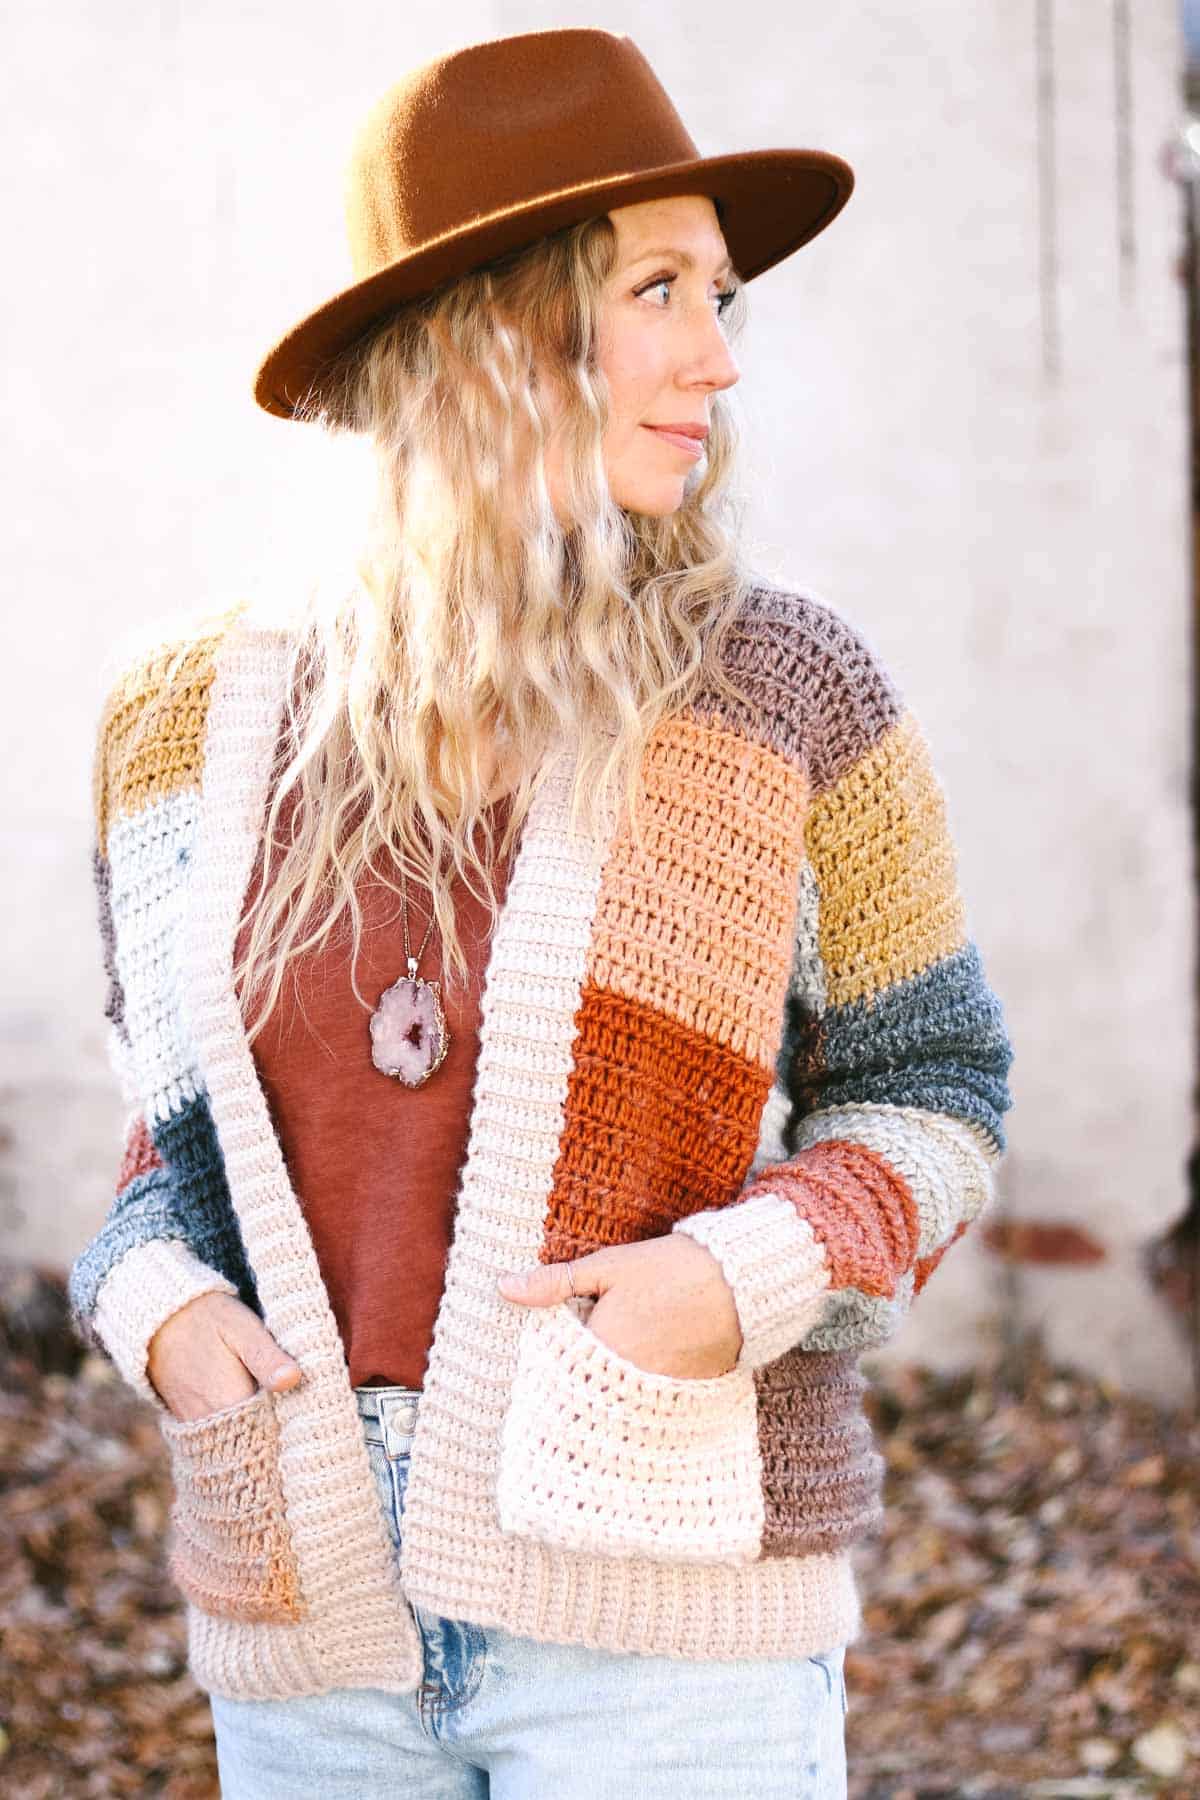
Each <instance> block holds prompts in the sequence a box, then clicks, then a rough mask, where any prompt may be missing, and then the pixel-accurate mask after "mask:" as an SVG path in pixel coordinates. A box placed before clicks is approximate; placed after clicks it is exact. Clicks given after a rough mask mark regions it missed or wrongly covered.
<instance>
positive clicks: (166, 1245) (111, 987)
mask: <svg viewBox="0 0 1200 1800" xmlns="http://www.w3.org/2000/svg"><path fill="white" fill-rule="evenodd" d="M205 651H206V646H204V645H203V644H201V645H193V646H191V647H190V648H189V649H187V650H185V651H183V652H182V653H181V654H177V655H159V656H157V657H156V658H155V659H152V660H143V661H142V662H141V663H139V664H138V665H137V666H136V667H134V668H131V669H130V670H128V671H126V672H125V673H124V674H123V675H122V677H121V678H120V680H119V681H118V682H117V683H116V684H115V686H114V687H113V688H112V690H111V691H110V693H109V695H108V697H107V699H106V701H105V704H104V708H103V711H102V714H101V719H100V725H99V730H98V734H97V740H96V752H95V761H94V766H93V799H94V809H95V837H94V848H93V859H92V866H93V875H94V881H95V891H96V903H97V911H98V915H99V935H100V948H101V954H102V957H103V962H104V968H105V974H106V976H107V1001H106V1005H105V1016H106V1018H107V1034H106V1048H107V1053H108V1059H109V1063H110V1065H111V1067H112V1069H113V1072H114V1074H115V1075H116V1077H117V1082H118V1084H119V1087H120V1089H121V1093H122V1095H123V1098H124V1103H125V1107H126V1115H127V1116H126V1123H125V1132H124V1152H123V1154H122V1155H121V1156H120V1159H119V1167H118V1169H117V1175H116V1181H115V1184H114V1197H113V1200H112V1202H111V1205H110V1207H109V1211H108V1214H107V1216H106V1218H105V1219H104V1221H103V1223H102V1224H101V1226H100V1228H99V1230H98V1231H97V1233H96V1234H95V1236H94V1237H93V1238H92V1239H91V1240H90V1241H89V1242H88V1243H87V1244H85V1245H84V1247H83V1249H82V1250H81V1251H80V1252H79V1255H78V1256H77V1257H76V1259H75V1261H74V1263H73V1264H72V1266H71V1269H70V1272H69V1275H68V1298H69V1304H70V1309H71V1318H72V1323H73V1325H74V1328H75V1330H76V1332H77V1333H78V1335H79V1337H80V1338H81V1340H82V1341H83V1342H84V1343H85V1344H86V1345H87V1346H88V1347H89V1348H91V1349H93V1350H95V1351H97V1352H99V1353H101V1354H103V1355H105V1356H107V1357H108V1358H109V1360H110V1361H111V1362H112V1363H113V1364H114V1365H115V1367H116V1368H117V1369H118V1370H119V1372H120V1374H121V1375H122V1376H123V1377H124V1379H125V1380H126V1381H127V1382H128V1383H129V1384H130V1385H131V1386H132V1387H133V1388H134V1389H135V1391H136V1392H137V1393H139V1394H140V1395H141V1397H142V1398H143V1399H145V1400H148V1401H149V1402H151V1404H153V1405H154V1406H156V1407H157V1408H158V1409H159V1410H160V1411H165V1410H166V1408H165V1407H164V1405H163V1402H162V1400H161V1398H160V1397H159V1395H158V1393H157V1391H156V1389H155V1388H154V1386H153V1384H152V1383H151V1382H150V1380H149V1377H148V1375H147V1372H146V1363H147V1355H148V1350H149V1345H150V1341H151V1339H152V1338H153V1336H154V1334H155V1332H156V1331H157V1330H158V1328H159V1326H160V1325H162V1324H163V1323H164V1321H165V1320H166V1319H168V1318H170V1317H171V1315H172V1314H173V1313H175V1312H177V1311H178V1310H179V1308H180V1307H182V1306H185V1305H186V1304H187V1302H188V1301H189V1300H192V1299H195V1298H196V1297H197V1296H198V1295H200V1294H205V1293H214V1292H218V1293H230V1294H238V1295H240V1296H241V1297H242V1298H243V1299H245V1300H246V1301H248V1302H249V1303H250V1304H255V1299H256V1297H255V1295H254V1289H253V1283H252V1280H251V1277H250V1272H249V1269H248V1266H247V1264H246V1260H245V1255H244V1250H243V1247H242V1243H241V1237H240V1233H239V1232H238V1230H237V1226H236V1221H235V1219H234V1215H233V1210H232V1207H231V1206H230V1205H229V1204H228V1192H227V1189H226V1187H225V1180H224V1169H223V1164H222V1160H221V1155H220V1148H219V1145H218V1144H217V1141H216V1134H215V1132H214V1130H213V1127H212V1123H211V1118H210V1116H209V1112H208V1106H207V1100H206V1097H205V1095H204V1093H203V1089H202V1084H201V1082H200V1078H199V1074H198V1071H197V1070H196V1068H195V1061H194V1056H192V1055H191V1054H190V1053H189V1046H188V1044H187V1041H186V1034H185V1033H182V1032H181V1029H180V1028H179V1026H178V1025H177V1024H176V1023H175V1022H174V1021H175V1018H176V1015H177V1013H178V1008H177V1007H176V1006H174V1004H173V1000H174V994H175V988H176V979H177V976H176V967H175V960H174V959H175V957H176V955H177V942H176V939H177V931H176V929H175V927H176V926H177V924H178V921H179V918H180V916H181V913H182V908H183V904H184V889H185V885H186V877H187V864H188V860H189V856H190V838H191V833H192V831H193V830H194V825H195V820H196V817H197V813H198V799H199V787H198V781H199V767H200V764H199V757H198V751H197V744H198V742H199V740H200V739H201V737H202V723H203V714H204V707H205V704H206V700H207V685H206V684H207V679H208V678H207V677H206V656H205Z"/></svg>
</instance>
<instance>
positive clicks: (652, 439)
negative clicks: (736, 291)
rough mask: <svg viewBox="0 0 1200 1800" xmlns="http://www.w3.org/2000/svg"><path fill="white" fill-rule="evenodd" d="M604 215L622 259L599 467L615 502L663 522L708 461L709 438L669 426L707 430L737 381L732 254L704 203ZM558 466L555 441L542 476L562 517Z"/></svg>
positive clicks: (604, 364) (600, 344)
mask: <svg viewBox="0 0 1200 1800" xmlns="http://www.w3.org/2000/svg"><path fill="white" fill-rule="evenodd" d="M609 217H610V218H611V219H612V222H613V226H614V228H615V230H616V234H617V241H616V260H615V263H614V266H613V270H612V273H611V275H610V276H609V278H608V281H607V283H606V285H605V291H604V294H603V297H602V301H601V310H600V321H599V336H598V341H597V360H598V362H599V366H600V370H601V373H602V374H603V375H604V377H605V379H606V381H607V383H608V391H609V421H608V425H607V427H606V429H605V432H604V438H603V444H602V450H603V456H604V467H605V471H606V473H607V476H608V483H609V490H610V492H611V494H612V497H613V499H614V500H615V501H616V503H617V505H618V506H622V507H624V508H625V509H626V511H628V512H640V513H648V514H651V515H653V516H655V517H658V518H663V517H665V516H666V515H668V514H669V513H672V512H674V511H675V510H676V509H677V508H678V506H679V505H680V503H681V502H682V500H683V495H684V488H685V485H686V483H687V480H688V477H689V475H691V473H692V471H693V470H694V469H695V468H696V466H697V463H698V462H699V461H700V458H701V456H702V455H703V453H704V440H703V438H702V437H699V438H697V437H694V436H687V435H685V436H683V437H680V436H679V435H674V436H673V435H672V434H671V432H670V430H669V429H668V428H670V427H672V426H674V427H679V426H687V427H690V428H691V430H692V431H693V432H694V431H696V430H697V429H698V428H701V427H704V426H706V425H707V424H708V422H709V414H710V409H711V401H712V396H713V395H714V394H716V393H719V392H720V391H721V390H722V389H723V388H728V387H732V386H733V384H734V382H735V381H737V379H738V376H739V370H738V366H737V364H736V363H735V361H734V359H733V356H732V354H731V352H730V349H729V346H728V344H727V343H726V341H725V330H724V327H723V326H722V324H721V322H720V315H721V313H722V312H723V311H724V309H725V306H726V304H727V301H724V300H722V299H721V295H722V294H723V293H725V292H727V290H728V287H729V268H728V262H729V253H728V250H727V249H726V246H725V239H724V237H723V236H722V235H721V228H720V225H719V224H718V222H717V212H716V208H715V207H714V205H713V203H712V201H711V200H709V199H708V198H707V197H706V196H704V195H699V194H681V195H678V196H675V197H673V198H671V199H667V200H647V201H643V202H640V203H639V204H637V205H635V206H621V207H617V208H615V209H614V211H613V212H612V213H610V215H609ZM559 468H560V456H559V452H558V445H557V442H556V440H555V439H553V438H552V439H551V442H550V445H549V447H548V451H547V476H548V479H549V484H550V495H551V499H552V500H553V501H554V505H555V510H556V511H558V510H559V491H560V490H559V485H558V483H559ZM560 516H561V513H560Z"/></svg>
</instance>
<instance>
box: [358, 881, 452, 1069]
mask: <svg viewBox="0 0 1200 1800" xmlns="http://www.w3.org/2000/svg"><path fill="white" fill-rule="evenodd" d="M400 907H401V917H402V918H403V921H404V957H405V961H406V962H407V964H408V974H407V975H402V976H401V977H400V979H399V980H398V981H394V982H393V983H392V985H391V987H389V988H385V989H384V991H383V993H382V994H381V995H380V996H379V1005H378V1006H377V1007H376V1008H375V1011H374V1012H373V1013H372V1014H371V1061H372V1062H373V1063H374V1064H375V1067H376V1068H377V1069H378V1070H379V1071H380V1073H381V1074H383V1075H392V1076H395V1078H396V1080H397V1081H402V1082H403V1083H404V1085H405V1087H413V1088H415V1087H420V1085H421V1083H422V1082H423V1081H428V1080H429V1077H430V1076H431V1075H432V1074H433V1072H434V1070H435V1069H438V1068H440V1067H441V1065H442V1063H443V1062H444V1061H445V1060H446V1052H447V1050H449V1048H450V1035H449V1033H448V1032H447V1030H446V1016H445V1014H444V1013H443V1011H442V998H441V994H440V993H439V991H438V983H437V982H436V981H422V980H421V978H420V977H419V976H418V974H417V966H418V964H419V963H420V961H421V958H422V957H423V956H424V954H425V945H426V944H427V943H428V942H429V933H430V932H431V931H432V930H433V917H434V914H433V907H432V905H431V906H430V909H429V925H428V927H427V928H426V932H425V937H424V940H423V942H422V944H421V948H420V949H419V950H418V951H417V954H416V955H415V956H414V955H413V954H412V949H411V947H410V945H409V941H408V888H407V885H406V883H405V880H404V868H403V865H401V869H400Z"/></svg>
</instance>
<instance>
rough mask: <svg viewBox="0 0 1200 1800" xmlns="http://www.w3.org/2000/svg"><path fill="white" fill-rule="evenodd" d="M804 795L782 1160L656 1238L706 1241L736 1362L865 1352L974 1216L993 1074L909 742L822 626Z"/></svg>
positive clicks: (854, 656) (983, 1182) (965, 947)
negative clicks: (737, 1344)
mask: <svg viewBox="0 0 1200 1800" xmlns="http://www.w3.org/2000/svg"><path fill="white" fill-rule="evenodd" d="M808 702H809V704H808V705H807V707H806V710H807V711H808V713H809V715H810V720H811V723H810V730H809V736H808V740H807V752H806V759H805V760H806V765H807V770H808V774H809V804H808V807H807V811H806V817H805V819H804V825H803V851H804V857H803V864H802V877H801V883H800V896H799V902H798V906H797V916H796V932H795V942H794V949H793V964H792V973H791V979H790V983H789V987H788V993H787V999H786V1005H785V1025H784V1035H783V1044H782V1049H781V1051H780V1055H779V1059H778V1063H777V1070H776V1075H777V1086H776V1090H775V1093H776V1095H777V1096H778V1104H779V1110H780V1112H781V1114H782V1119H783V1126H782V1137H781V1145H782V1147H783V1148H784V1149H785V1150H786V1151H789V1152H790V1154H789V1155H787V1156H786V1158H785V1159H784V1160H780V1161H776V1162H773V1163H768V1164H767V1165H766V1166H763V1167H757V1168H755V1169H754V1170H753V1171H752V1173H751V1175H750V1177H749V1179H748V1180H747V1182H746V1183H745V1185H744V1186H743V1188H742V1190H741V1193H740V1194H739V1196H738V1198H737V1199H736V1200H735V1201H734V1202H733V1203H732V1204H730V1205H728V1206H725V1207H723V1208H719V1209H711V1210H708V1211H705V1212H700V1213H696V1214H692V1215H691V1216H690V1217H688V1218H685V1219H681V1220H679V1221H678V1222H677V1223H676V1225H675V1227H674V1229H675V1230H676V1231H682V1232H686V1233H687V1234H688V1235H689V1236H691V1237H693V1238H695V1239H696V1240H697V1241H698V1242H700V1243H702V1244H704V1245H706V1247H707V1248H708V1249H709V1250H711V1252H712V1253H713V1255H714V1256H715V1257H716V1258H717V1260H718V1261H719V1262H720V1264H721V1266H722V1270H723V1272H724V1274H725V1277H726V1279H727V1281H728V1282H729V1285H730V1287H731V1288H732V1290H733V1293H734V1298H735V1301H736V1304H737V1309H738V1315H739V1319H740V1322H741V1326H742V1337H743V1342H742V1349H741V1352H740V1355H739V1359H738V1361H739V1364H740V1365H743V1366H750V1367H755V1366H758V1365H760V1364H762V1363H766V1362H769V1361H771V1360H773V1359H774V1358H775V1357H777V1356H780V1355H782V1354H783V1353H784V1351H786V1350H788V1349H790V1348H792V1347H794V1346H799V1347H801V1348H803V1349H810V1350H832V1349H851V1348H857V1349H863V1348H867V1347H869V1346H871V1345H872V1344H878V1343H880V1342H882V1341H884V1340H885V1339H886V1338H887V1337H889V1336H890V1335H892V1333H893V1332H894V1331H895V1330H896V1329H897V1327H898V1326H899V1324H900V1323H901V1322H902V1320H903V1318H904V1316H905V1314H906V1312H907V1310H908V1308H909V1307H910V1306H911V1304H912V1302H913V1299H914V1298H915V1296H916V1295H917V1294H918V1293H919V1292H920V1290H921V1288H922V1287H923V1286H924V1284H925V1282H926V1281H927V1280H928V1278H929V1276H930V1274H931V1273H932V1271H933V1269H934V1268H935V1267H936V1266H937V1263H938V1261H939V1260H940V1259H941V1257H942V1256H943V1255H944V1254H945V1252H946V1250H947V1249H948V1248H949V1247H950V1245H951V1244H953V1243H954V1242H955V1241H956V1239H958V1238H959V1237H960V1236H961V1235H962V1234H963V1232H964V1231H965V1230H966V1229H967V1227H968V1225H969V1224H970V1222H971V1221H972V1220H973V1219H975V1218H976V1217H977V1216H978V1214H979V1213H980V1212H981V1211H982V1210H983V1208H984V1207H985V1206H986V1205H987V1203H988V1201H989V1199H990V1198H991V1196H992V1193H993V1183H994V1176H995V1171H996V1168H997V1165H998V1163H999V1161H1000V1158H1001V1156H1002V1154H1003V1152H1004V1149H1005V1144H1006V1140H1005V1133H1004V1126H1003V1118H1004V1114H1005V1112H1006V1111H1007V1110H1008V1108H1009V1107H1010V1105H1011V1098H1010V1095H1009V1092H1008V1088H1007V1086H1006V1081H1005V1078H1006V1076H1007V1073H1008V1070H1009V1068H1010V1066H1011V1062H1012V1050H1011V1045H1010V1043H1009V1039H1008V1035H1007V1031H1006V1028H1005V1021H1004V1016H1003V1012H1002V1009H1001V1006H1000V1003H999V1001H998V1000H997V998H996V996H995V995H994V993H993V992H992V990H991V988H990V987H989V985H988V982H987V979H986V976H985V972H984V968H983V963H982V959H981V957H980V953H979V950H978V948H977V946H976V944H975V943H974V941H973V940H972V938H971V936H970V933H969V929H968V923H967V918H966V913H965V908H964V904H963V899H962V896H961V894H960V892H959V887H958V880H957V859H956V855H955V851H954V847H953V845H952V843H951V840H950V836H949V832H948V827H947V817H946V805H945V797H944V794H943V790H942V788H941V785H940V783H939V780H938V777H937V775H936V773H935V770H934V767H933V764H932V761H931V757H930V752H929V748H928V745H927V743H926V740H925V737H924V734H923V732H922V730H921V728H920V726H919V724H918V723H917V720H916V719H915V717H914V716H913V714H912V712H911V711H910V710H909V709H908V707H907V706H906V705H905V703H904V701H903V700H902V699H901V697H900V695H899V693H898V692H897V690H896V688H895V686H894V684H893V683H892V681H891V679H890V677H889V676H888V675H887V673H886V672H885V671H884V670H883V668H882V667H881V666H880V664H879V662H878V660H877V659H876V657H875V656H874V655H873V653H872V652H871V651H870V650H869V649H868V647H867V645H866V644H865V642H864V641H863V639H862V638H861V637H860V636H859V635H858V634H857V633H856V632H854V631H853V630H852V629H851V628H850V627H849V626H848V625H847V624H846V623H845V621H842V620H840V619H837V617H836V615H834V616H833V618H832V619H831V620H830V623H829V625H828V627H827V628H826V633H825V653H824V657H823V662H822V667H821V670H820V677H819V679H818V680H816V681H815V682H810V685H809V692H808Z"/></svg>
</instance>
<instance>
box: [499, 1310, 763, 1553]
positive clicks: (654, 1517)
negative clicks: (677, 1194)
mask: <svg viewBox="0 0 1200 1800" xmlns="http://www.w3.org/2000/svg"><path fill="white" fill-rule="evenodd" d="M496 1502H497V1511H498V1514H499V1520H500V1527H501V1529H502V1530H503V1531H507V1532H513V1533H516V1534H518V1535H521V1536H524V1537H530V1538H536V1539H537V1540H538V1541H539V1542H540V1543H543V1544H547V1545H550V1546H551V1547H553V1548H555V1549H559V1550H578V1551H586V1552H589V1553H590V1554H592V1555H598V1556H648V1557H654V1558H656V1559H659V1560H662V1561H669V1562H753V1561H755V1560H756V1559H757V1558H758V1556H759V1555H760V1553H761V1546H762V1535H763V1488H762V1461H761V1458H760V1455H759V1448H758V1402H757V1399H756V1395H755V1387H754V1377H753V1374H752V1373H751V1372H750V1371H749V1370H748V1369H745V1368H735V1369H730V1370H729V1371H728V1373H726V1374H724V1375H715V1376H711V1377H708V1378H704V1379H698V1380H687V1379H680V1378H678V1377H676V1376H673V1375H654V1374H650V1373H648V1372H647V1371H646V1370H644V1369H640V1368H638V1366H637V1365H636V1363H632V1362H630V1361H629V1360H628V1359H627V1358H626V1357H624V1356H621V1355H619V1354H618V1353H617V1352H616V1351H615V1350H611V1349H610V1348H609V1347H608V1345H607V1344H605V1343H603V1342H602V1341H601V1339H600V1338H598V1337H597V1336H596V1334H595V1332H593V1331H592V1330H591V1329H590V1327H589V1326H587V1325H586V1324H584V1323H582V1321H581V1320H580V1319H579V1318H577V1316H576V1315H575V1313H574V1312H573V1311H572V1309H571V1307H570V1305H569V1304H567V1303H565V1302H564V1303H562V1304H560V1305H557V1306H551V1307H544V1308H543V1307H539V1308H538V1309H537V1310H535V1311H532V1312H530V1314H529V1315H528V1317H527V1319H526V1320H525V1323H524V1325H523V1326H522V1329H521V1338H520V1342H519V1345H518V1351H517V1370H516V1376H515V1379H514V1383H513V1390H512V1396H511V1399H510V1403H509V1407H508V1411H507V1413H506V1415H505V1420H504V1426H503V1431H502V1434H501V1443H500V1458H499V1468H498V1471H497V1482H496Z"/></svg>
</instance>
